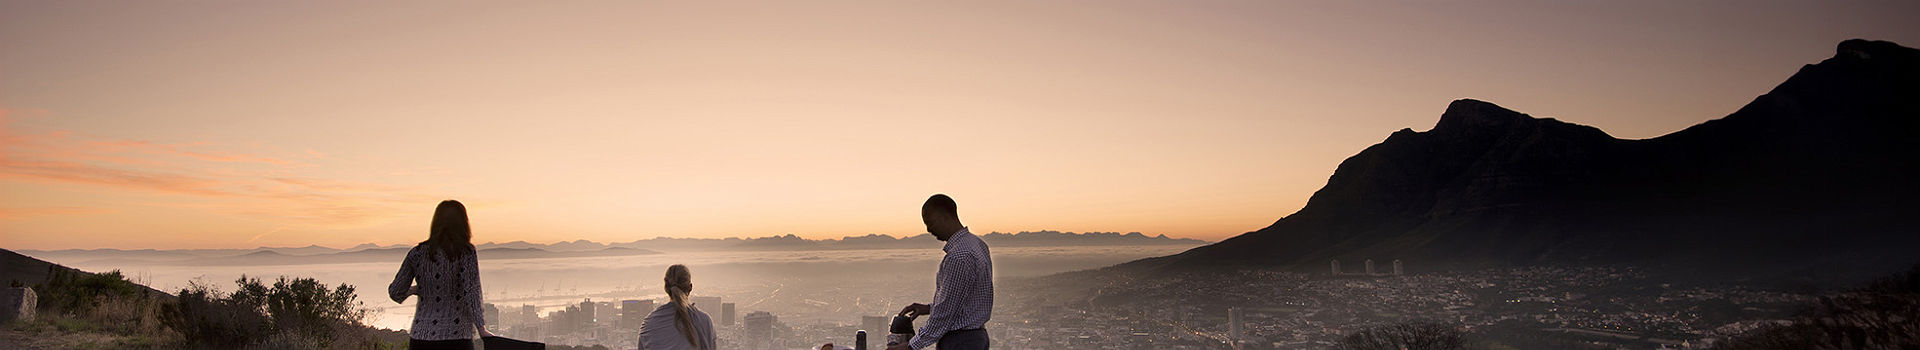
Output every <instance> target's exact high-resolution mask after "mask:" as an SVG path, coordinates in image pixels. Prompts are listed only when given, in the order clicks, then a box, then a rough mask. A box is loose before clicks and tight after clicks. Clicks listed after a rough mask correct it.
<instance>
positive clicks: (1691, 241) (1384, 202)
mask: <svg viewBox="0 0 1920 350" xmlns="http://www.w3.org/2000/svg"><path fill="white" fill-rule="evenodd" d="M1916 72H1920V51H1916V50H1914V49H1911V48H1906V47H1901V46H1899V45H1897V44H1893V43H1889V42H1879V41H1866V40H1857V39H1856V40H1848V41H1846V42H1842V43H1841V44H1840V45H1839V47H1838V48H1837V49H1836V53H1835V56H1834V57H1833V58H1829V59H1826V60H1823V61H1822V62H1820V63H1817V64H1811V65H1807V66H1804V67H1802V68H1801V69H1800V70H1799V71H1798V72H1796V73H1795V74H1794V75H1793V76H1792V77H1790V78H1788V79H1787V80H1786V81H1785V82H1782V83H1781V84H1780V85H1779V86H1777V87H1776V88H1774V89H1773V90H1772V91H1770V92H1768V93H1767V94H1765V95H1761V96H1759V97H1757V98H1755V99H1754V101H1753V102H1751V103H1749V104H1748V105H1746V106H1744V107H1742V108H1740V109H1739V110H1738V111H1736V112H1734V113H1732V114H1729V115H1727V116H1725V117H1723V118H1719V119H1714V120H1709V121H1707V122H1703V123H1701V124H1698V125H1694V126H1691V127H1688V128H1684V129H1682V130H1679V131H1675V132H1673V133H1669V134H1666V135H1662V136H1659V137H1654V138H1650V139H1641V140H1624V139H1618V138H1614V137H1612V136H1610V135H1608V134H1607V133H1606V132H1604V131H1601V130H1600V129H1597V128H1593V127H1590V126H1584V125H1578V124H1572V123H1567V122H1563V121H1559V120H1555V119H1552V118H1534V117H1531V116H1529V115H1526V114H1524V113H1520V112H1517V111H1512V110H1508V109H1506V108H1502V107H1499V106H1498V105H1494V104H1492V103H1488V102H1484V101H1479V100H1472V99H1462V100H1456V101H1453V102H1452V103H1450V104H1449V105H1448V106H1447V109H1446V111H1445V112H1443V113H1442V115H1441V117H1440V120H1439V121H1438V122H1437V123H1435V125H1434V127H1433V128H1432V129H1429V130H1428V131H1424V132H1419V131H1413V130H1411V129H1401V130H1399V131H1396V132H1394V133H1392V134H1390V135H1389V136H1388V137H1387V139H1386V140H1384V141H1382V142H1381V143H1379V144H1375V145H1373V146H1370V147H1367V148H1366V149H1364V150H1362V151H1360V152H1359V153H1357V154H1355V155H1354V156H1352V157H1349V158H1347V159H1346V160H1345V161H1343V162H1341V164H1340V165H1339V167H1337V169H1336V170H1335V171H1334V173H1333V174H1332V175H1331V176H1329V178H1328V182H1327V184H1326V186H1324V187H1322V188H1321V189H1320V190H1318V191H1316V192H1315V193H1314V194H1313V196H1312V197H1311V198H1310V199H1309V200H1308V204H1307V205H1306V206H1304V207H1303V208H1302V209H1300V210H1299V211H1297V212H1295V213H1293V214H1291V215H1287V216H1286V217H1283V218H1281V219H1279V220H1276V221H1275V222H1274V223H1273V224H1272V225H1269V226H1267V227H1265V228H1262V229H1260V230H1256V231H1252V232H1248V233H1245V234H1242V235H1239V236H1235V237H1232V238H1228V239H1226V240H1222V241H1221V242H1219V243H1215V244H1211V245H1207V246H1202V247H1198V248H1194V249H1192V250H1189V251H1186V252H1183V253H1180V254H1176V255H1172V256H1166V257H1158V258H1149V259H1143V260H1139V261H1134V262H1130V263H1126V264H1121V265H1118V266H1116V267H1115V269H1119V270H1130V271H1140V270H1144V271H1191V270H1217V269H1222V268H1240V267H1283V268H1291V269H1296V270H1306V271H1315V270H1318V271H1324V269H1326V266H1327V263H1328V261H1330V260H1334V259H1350V260H1361V259H1375V260H1383V261H1384V260H1393V259H1405V260H1409V262H1410V263H1411V264H1414V265H1413V266H1420V267H1424V268H1436V269H1437V268H1449V267H1471V266H1488V265H1523V264H1539V263H1649V264H1655V263H1657V264H1684V265H1680V266H1686V267H1688V268H1696V267H1697V268H1698V270H1701V271H1715V272H1731V273H1735V274H1741V275H1751V274H1754V273H1786V271H1797V272H1805V271H1809V270H1811V269H1817V268H1821V267H1822V266H1828V265H1835V264H1831V262H1832V261H1830V260H1836V259H1838V260H1847V259H1849V258H1851V257H1844V255H1848V254H1853V255H1857V258H1855V259H1853V260H1857V261H1848V262H1846V263H1844V264H1838V265H1847V266H1850V267H1853V268H1860V267H1862V266H1865V267H1866V268H1867V269H1868V270H1870V269H1871V268H1872V267H1874V266H1881V265H1887V267H1894V266H1892V265H1897V266H1906V265H1905V264H1909V263H1911V260H1915V259H1916V257H1915V256H1914V255H1915V254H1914V253H1907V252H1900V251H1895V250H1889V249H1888V247H1891V246H1900V245H1902V244H1906V246H1913V245H1912V244H1916V243H1920V242H1917V241H1920V239H1916V238H1915V236H1920V235H1915V234H1913V232H1914V229H1912V228H1909V227H1903V226H1904V225H1902V224H1903V223H1904V220H1901V219H1900V218H1901V217H1902V216H1903V215H1907V214H1909V213H1916V212H1920V207H1916V206H1915V205H1914V204H1912V202H1913V201H1911V200H1904V199H1907V198H1913V197H1915V196H1920V186H1916V185H1915V184H1914V182H1913V181H1911V180H1903V179H1904V178H1905V177H1907V176H1910V175H1911V174H1914V173H1915V170H1916V169H1920V153H1916V152H1915V149H1916V148H1920V147H1917V146H1920V142H1916V141H1915V140H1916V139H1920V137H1916V136H1920V127H1917V126H1920V124H1916V123H1917V121H1920V103H1916V100H1920V99H1915V98H1913V97H1915V96H1920V74H1916ZM1903 200H1904V201H1903ZM1902 260H1905V261H1902ZM1858 272H1859V274H1861V275H1868V274H1871V273H1872V272H1869V271H1866V270H1861V271H1858Z"/></svg>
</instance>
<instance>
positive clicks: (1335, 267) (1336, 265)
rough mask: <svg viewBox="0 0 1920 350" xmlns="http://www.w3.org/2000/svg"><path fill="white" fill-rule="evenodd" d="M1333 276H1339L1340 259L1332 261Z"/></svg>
mask: <svg viewBox="0 0 1920 350" xmlns="http://www.w3.org/2000/svg"><path fill="white" fill-rule="evenodd" d="M1333 275H1334V276H1339V275H1340V259H1333Z"/></svg>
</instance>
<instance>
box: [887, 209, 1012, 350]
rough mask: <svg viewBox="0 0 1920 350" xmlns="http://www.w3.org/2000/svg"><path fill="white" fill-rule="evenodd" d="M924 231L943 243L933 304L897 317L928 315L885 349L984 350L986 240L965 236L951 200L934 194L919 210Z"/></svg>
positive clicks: (989, 291)
mask: <svg viewBox="0 0 1920 350" xmlns="http://www.w3.org/2000/svg"><path fill="white" fill-rule="evenodd" d="M920 220H921V221H925V222H926V224H927V233H931V234H933V238H937V239H939V240H942V241H946V242H947V245H946V246H945V247H942V248H941V250H945V251H947V256H946V257H945V258H942V259H940V273H939V274H938V275H936V276H935V277H934V280H933V288H934V290H933V305H931V306H929V305H927V304H920V303H914V304H913V305H908V306H907V308H905V309H901V310H900V315H901V316H907V317H920V315H928V316H929V317H927V325H926V326H925V327H921V328H920V332H919V333H918V334H914V336H913V340H910V341H907V343H906V344H899V345H894V346H890V347H887V350H920V349H925V348H926V347H927V346H928V345H934V344H940V350H985V349H986V348H987V329H986V326H987V319H988V318H990V317H991V316H992V314H993V257H992V256H991V255H990V254H988V253H987V242H983V241H981V240H980V237H979V236H974V235H973V233H972V232H967V226H966V225H961V224H960V214H959V211H958V209H957V206H956V205H955V204H954V203H953V198H952V197H947V195H944V194H935V195H933V197H930V198H927V203H926V204H923V205H921V206H920Z"/></svg>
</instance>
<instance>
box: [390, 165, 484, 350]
mask: <svg viewBox="0 0 1920 350" xmlns="http://www.w3.org/2000/svg"><path fill="white" fill-rule="evenodd" d="M428 232H429V234H428V236H427V240H426V241H425V242H420V245H416V246H413V249H412V250H408V251H407V260H405V261H402V262H401V263H400V272H399V273H397V274H394V275H393V284H389V285H387V295H388V296H391V297H393V302H396V303H401V302H406V300H407V296H409V295H418V296H420V300H419V302H418V303H417V304H414V309H413V327H412V328H409V329H407V338H408V339H407V348H409V349H416V350H418V349H473V338H474V332H475V331H478V332H479V335H480V336H483V337H491V336H493V333H490V332H487V323H486V322H487V321H486V320H485V319H482V318H481V313H480V258H479V257H476V256H474V250H473V229H472V227H470V226H468V225H467V207H466V206H464V205H460V202H459V201H454V200H446V201H441V202H440V207H439V208H435V209H434V210H433V225H432V226H430V227H429V229H428ZM415 282H418V283H419V284H414V283H415Z"/></svg>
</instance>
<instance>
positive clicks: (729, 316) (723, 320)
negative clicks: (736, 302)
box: [720, 303, 733, 326]
mask: <svg viewBox="0 0 1920 350" xmlns="http://www.w3.org/2000/svg"><path fill="white" fill-rule="evenodd" d="M720 325H722V326H732V325H733V303H720Z"/></svg>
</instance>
